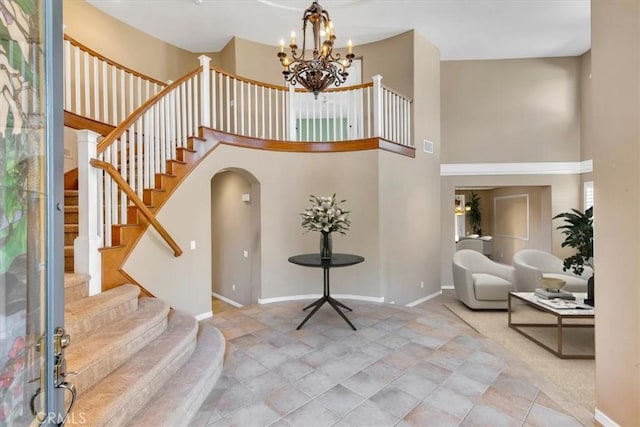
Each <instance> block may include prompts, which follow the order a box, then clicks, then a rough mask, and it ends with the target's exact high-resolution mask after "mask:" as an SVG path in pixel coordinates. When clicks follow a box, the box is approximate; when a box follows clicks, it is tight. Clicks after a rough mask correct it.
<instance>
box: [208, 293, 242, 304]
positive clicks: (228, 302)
mask: <svg viewBox="0 0 640 427" xmlns="http://www.w3.org/2000/svg"><path fill="white" fill-rule="evenodd" d="M211 296H213V297H216V298H218V299H219V300H220V301H224V302H226V303H227V304H229V305H232V306H234V307H236V308H240V307H244V306H243V305H242V304H240V303H239V302H235V301H234V300H232V299H229V298H227V297H225V296H222V295H220V294H217V293H215V292H211Z"/></svg>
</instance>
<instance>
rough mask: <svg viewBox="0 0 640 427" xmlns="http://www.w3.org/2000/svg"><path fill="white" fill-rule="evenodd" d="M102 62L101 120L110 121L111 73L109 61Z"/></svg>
mask: <svg viewBox="0 0 640 427" xmlns="http://www.w3.org/2000/svg"><path fill="white" fill-rule="evenodd" d="M101 63H102V115H101V117H100V120H102V121H103V122H105V123H109V74H108V69H107V63H106V62H104V61H101Z"/></svg>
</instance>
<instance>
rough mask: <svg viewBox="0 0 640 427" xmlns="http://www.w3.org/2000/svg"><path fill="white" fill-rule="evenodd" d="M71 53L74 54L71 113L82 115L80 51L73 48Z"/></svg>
mask: <svg viewBox="0 0 640 427" xmlns="http://www.w3.org/2000/svg"><path fill="white" fill-rule="evenodd" d="M73 51H74V52H73V53H74V73H73V79H74V83H75V85H74V89H75V103H74V106H73V111H74V113H76V114H82V103H81V102H80V101H81V98H80V95H81V92H82V91H81V88H80V84H81V83H82V79H81V78H80V76H81V70H80V49H78V48H77V47H75V46H74V47H73Z"/></svg>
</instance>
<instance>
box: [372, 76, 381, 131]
mask: <svg viewBox="0 0 640 427" xmlns="http://www.w3.org/2000/svg"><path fill="white" fill-rule="evenodd" d="M371 80H373V136H376V137H378V138H382V76H381V75H380V74H376V75H375V76H373V77H371Z"/></svg>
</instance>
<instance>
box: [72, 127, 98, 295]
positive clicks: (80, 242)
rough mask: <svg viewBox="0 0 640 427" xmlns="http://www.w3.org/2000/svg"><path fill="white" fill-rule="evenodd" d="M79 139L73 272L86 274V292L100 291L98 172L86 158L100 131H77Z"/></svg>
mask: <svg viewBox="0 0 640 427" xmlns="http://www.w3.org/2000/svg"><path fill="white" fill-rule="evenodd" d="M76 135H77V138H78V237H76V238H75V240H74V241H73V251H74V254H75V256H74V261H73V267H74V271H75V272H76V273H82V274H88V275H89V276H90V278H89V295H90V296H91V295H96V294H99V293H100V292H101V290H102V257H101V255H100V252H99V251H98V249H99V248H100V243H101V242H100V237H99V235H98V227H99V226H100V225H99V224H98V208H99V200H98V194H99V193H98V192H97V191H96V189H97V186H98V171H97V170H96V169H94V168H93V167H92V166H91V165H90V164H89V161H90V160H91V159H93V158H95V157H96V152H97V146H98V137H99V136H100V135H99V134H97V133H95V132H91V131H90V130H80V131H76Z"/></svg>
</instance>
